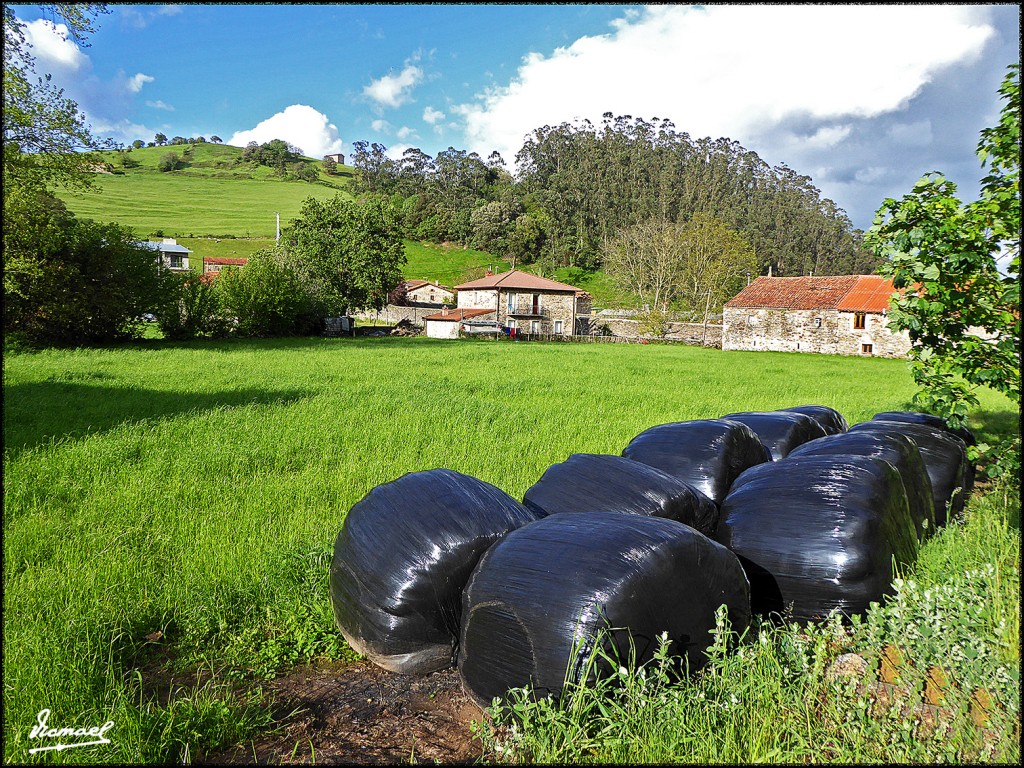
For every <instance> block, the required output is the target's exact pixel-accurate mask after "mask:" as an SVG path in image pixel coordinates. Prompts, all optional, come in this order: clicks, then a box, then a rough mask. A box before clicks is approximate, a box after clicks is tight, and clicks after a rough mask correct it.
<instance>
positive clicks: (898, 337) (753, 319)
mask: <svg viewBox="0 0 1024 768" xmlns="http://www.w3.org/2000/svg"><path fill="white" fill-rule="evenodd" d="M864 319H865V328H863V329H854V327H853V325H854V313H853V312H837V311H836V310H820V309H819V310H811V309H807V310H784V309H745V308H729V307H726V309H725V311H724V317H723V321H722V325H723V329H722V349H725V350H730V349H745V350H766V351H774V352H817V353H821V354H832V355H837V354H838V355H861V354H867V353H865V352H863V351H862V346H861V345H862V344H871V346H872V349H871V352H870V354H871V355H872V356H873V357H904V356H906V353H907V350H908V349H909V348H910V342H909V338H908V337H907V336H906V334H893V333H892V332H891V331H889V330H888V329H887V328H886V327H885V324H886V322H887V321H888V318H887V317H886V316H885V315H882V314H877V313H866V314H865V318H864Z"/></svg>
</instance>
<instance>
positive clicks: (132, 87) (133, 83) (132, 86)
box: [127, 72, 156, 93]
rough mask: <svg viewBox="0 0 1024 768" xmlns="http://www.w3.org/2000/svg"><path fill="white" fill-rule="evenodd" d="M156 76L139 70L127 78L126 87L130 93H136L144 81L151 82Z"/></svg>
mask: <svg viewBox="0 0 1024 768" xmlns="http://www.w3.org/2000/svg"><path fill="white" fill-rule="evenodd" d="M155 79H156V78H155V77H151V76H150V75H144V74H142V73H141V72H138V73H136V74H135V75H132V76H131V77H129V78H128V84H127V88H128V90H129V91H131V92H132V93H138V92H139V91H141V90H142V86H144V85H145V84H146V83H152V82H153V81H154V80H155Z"/></svg>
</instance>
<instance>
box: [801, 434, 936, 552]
mask: <svg viewBox="0 0 1024 768" xmlns="http://www.w3.org/2000/svg"><path fill="white" fill-rule="evenodd" d="M799 456H870V457H871V458H875V459H882V460H884V461H888V462H889V463H890V464H892V465H893V466H894V467H895V468H896V471H897V472H899V473H900V477H901V478H902V480H903V487H904V489H905V490H906V492H907V506H908V507H909V509H910V517H911V519H913V521H914V527H915V528H916V529H917V538H918V540H919V541H923V540H924V539H925V538H926V537H928V536H931V535H932V534H933V533H935V499H934V496H933V495H932V482H931V480H929V479H928V470H927V469H925V466H924V459H922V458H921V451H920V449H919V448H918V447H917V443H915V442H914V441H913V440H911V439H910V438H909V437H906V436H904V435H897V434H883V433H881V432H844V433H842V434H837V435H828V436H826V437H821V438H818V439H817V440H811V442H809V443H804V444H803V445H801V446H799V447H797V448H795V449H794V450H793V451H791V452H790V454H789V456H788V458H790V459H795V458H797V457H799Z"/></svg>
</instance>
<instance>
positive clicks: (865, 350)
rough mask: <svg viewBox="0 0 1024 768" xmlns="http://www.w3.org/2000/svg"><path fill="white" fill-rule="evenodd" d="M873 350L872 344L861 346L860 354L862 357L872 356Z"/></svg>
mask: <svg viewBox="0 0 1024 768" xmlns="http://www.w3.org/2000/svg"><path fill="white" fill-rule="evenodd" d="M872 349H874V346H873V345H871V344H861V345H860V353H861V354H862V355H870V354H871V350H872Z"/></svg>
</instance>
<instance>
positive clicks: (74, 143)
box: [2, 3, 117, 189]
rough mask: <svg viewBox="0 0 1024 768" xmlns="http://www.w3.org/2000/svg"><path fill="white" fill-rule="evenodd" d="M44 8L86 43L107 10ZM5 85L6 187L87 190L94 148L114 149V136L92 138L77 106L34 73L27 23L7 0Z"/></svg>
mask: <svg viewBox="0 0 1024 768" xmlns="http://www.w3.org/2000/svg"><path fill="white" fill-rule="evenodd" d="M41 7H42V8H43V9H45V10H47V11H49V12H50V13H51V14H53V15H54V16H55V17H58V18H59V19H60V20H61V21H62V22H64V23H65V25H66V26H67V27H68V30H69V32H68V34H69V35H70V37H71V38H72V39H74V40H75V41H76V42H78V43H79V44H80V45H82V46H87V45H88V43H87V42H86V36H87V35H88V34H89V33H91V32H93V31H94V30H93V27H92V19H93V17H95V16H96V15H98V14H101V13H106V12H107V11H106V8H105V6H103V5H97V4H91V3H90V4H82V5H74V4H71V5H68V4H63V3H62V4H44V5H42V6H41ZM3 15H4V45H3V62H4V87H3V111H2V122H3V136H4V138H3V141H4V147H3V153H4V155H3V186H4V188H5V189H7V188H10V187H11V186H14V185H17V186H34V187H37V188H46V187H52V186H63V187H67V188H79V189H82V188H87V187H89V186H90V185H91V184H92V178H93V175H92V174H91V173H90V170H91V168H92V167H93V165H94V163H95V162H96V157H95V155H93V154H91V152H92V151H94V150H103V149H115V148H116V147H117V145H116V144H115V143H114V142H112V141H110V140H100V139H98V138H96V137H95V136H93V134H92V132H91V130H90V128H89V126H88V125H87V124H86V123H85V118H84V116H83V115H82V114H81V113H80V112H79V110H78V105H77V104H75V102H74V101H72V100H70V99H68V98H67V97H66V96H64V92H63V91H62V90H61V89H58V88H54V87H53V86H52V85H51V84H50V75H48V74H46V75H43V76H42V77H39V76H37V75H36V72H35V60H34V58H33V57H32V56H31V54H30V53H29V52H28V45H27V43H26V40H25V29H24V28H25V24H24V22H22V21H20V20H19V19H18V18H17V17H16V16H15V13H14V9H13V8H12V7H11V6H10V5H7V4H5V5H4V7H3Z"/></svg>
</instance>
